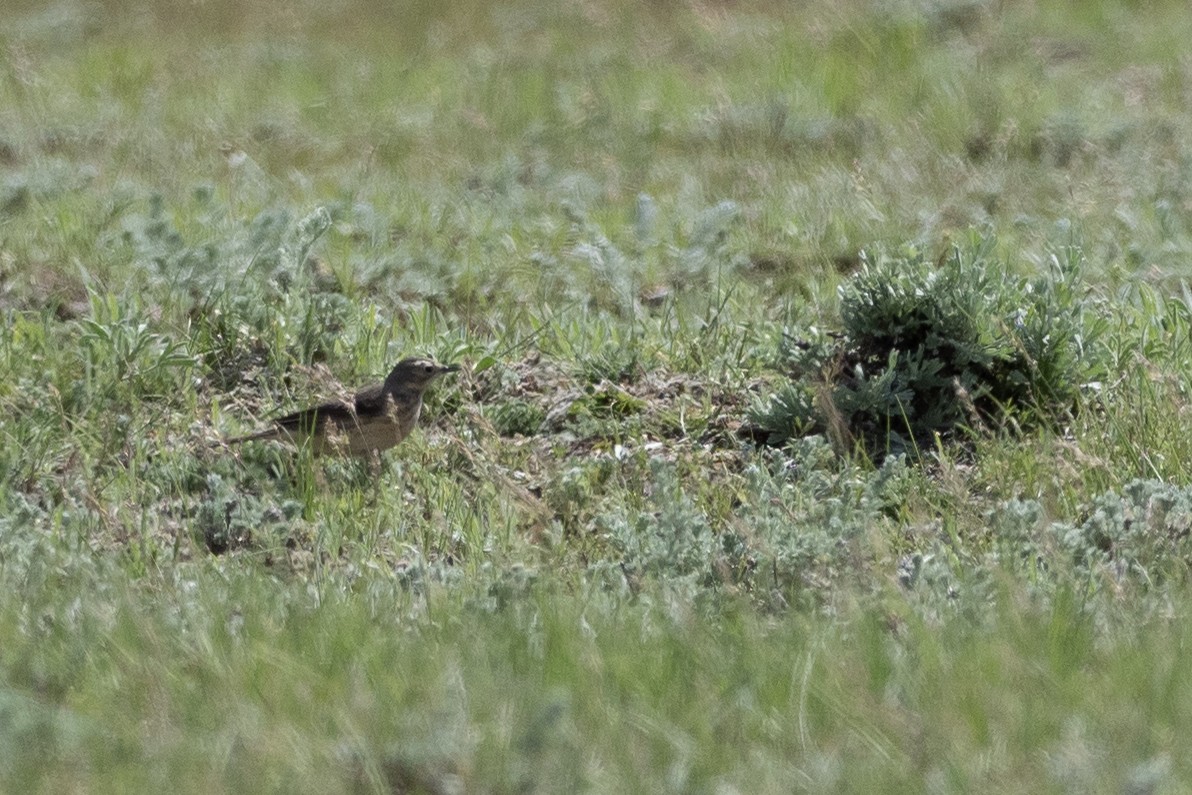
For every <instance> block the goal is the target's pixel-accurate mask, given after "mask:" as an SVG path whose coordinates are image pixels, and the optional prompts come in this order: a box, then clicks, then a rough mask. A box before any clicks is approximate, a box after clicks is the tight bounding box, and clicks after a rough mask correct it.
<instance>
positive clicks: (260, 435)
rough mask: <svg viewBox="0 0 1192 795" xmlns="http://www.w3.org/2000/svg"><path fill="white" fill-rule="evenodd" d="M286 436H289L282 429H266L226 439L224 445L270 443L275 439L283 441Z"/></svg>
mask: <svg viewBox="0 0 1192 795" xmlns="http://www.w3.org/2000/svg"><path fill="white" fill-rule="evenodd" d="M284 435H287V434H286V432H285V431H284V430H282V429H281V428H266V429H265V430H263V431H257V432H256V433H246V434H244V435H243V436H233V437H231V438H229V439H225V440H224V443H225V444H240V443H241V442H268V441H272V440H274V439H281V438H282V437H283V436H284Z"/></svg>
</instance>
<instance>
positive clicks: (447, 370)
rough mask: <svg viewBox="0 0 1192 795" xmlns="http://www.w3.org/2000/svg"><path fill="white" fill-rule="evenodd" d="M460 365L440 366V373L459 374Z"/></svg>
mask: <svg viewBox="0 0 1192 795" xmlns="http://www.w3.org/2000/svg"><path fill="white" fill-rule="evenodd" d="M458 372H459V365H458V364H441V365H439V373H441V374H443V375H446V374H447V373H458Z"/></svg>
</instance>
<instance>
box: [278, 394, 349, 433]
mask: <svg viewBox="0 0 1192 795" xmlns="http://www.w3.org/2000/svg"><path fill="white" fill-rule="evenodd" d="M355 420H356V411H355V409H353V407H352V404H350V403H345V402H344V401H342V400H332V401H328V402H327V403H322V404H320V405H318V406H314V407H313V408H309V409H303V410H302V411H295V412H294V413H293V414H287V415H286V416H284V417H281V418H279V419H277V420H274V425H276V426H277V427H279V428H284V429H285V430H287V431H290V432H301V431H313V430H316V429H318V428H320V427H322V426H323V425H325V424H326V423H328V422H331V423H334V424H336V425H351V424H352V423H354V422H355Z"/></svg>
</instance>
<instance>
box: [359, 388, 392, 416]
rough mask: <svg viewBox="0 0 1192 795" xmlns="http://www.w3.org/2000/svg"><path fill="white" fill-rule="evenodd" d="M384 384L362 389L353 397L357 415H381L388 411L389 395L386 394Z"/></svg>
mask: <svg viewBox="0 0 1192 795" xmlns="http://www.w3.org/2000/svg"><path fill="white" fill-rule="evenodd" d="M383 387H384V384H374V385H373V386H370V387H366V388H365V389H361V390H360V391H359V392H357V393H356V397H355V398H354V399H353V403H354V410H355V415H356V416H358V417H380V416H382V415H384V414H386V413H388V412H389V411H390V410H391V409H390V407H389V396H388V395H386V394H385V391H384V388H383Z"/></svg>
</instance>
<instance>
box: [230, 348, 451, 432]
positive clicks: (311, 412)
mask: <svg viewBox="0 0 1192 795" xmlns="http://www.w3.org/2000/svg"><path fill="white" fill-rule="evenodd" d="M458 370H459V366H458V365H454V364H449V365H444V364H439V363H437V362H434V361H431V360H430V359H420V358H409V359H402V360H401V361H400V362H398V363H397V364H396V365H395V366H394V368H393V369H392V370H390V371H389V375H388V376H387V377H386V378H385V381H384V383H380V384H374V385H372V386H369V387H365V388H364V389H362V390H360V391H359V392H357V393H356V394H355V396H354V397H353V398H352V399H351V400H350V401H343V400H337V401H331V402H329V403H323V404H322V405H319V406H315V407H314V408H309V409H305V410H303V411H296V412H294V413H293V414H287V415H286V416H284V417H282V418H281V419H278V420H275V421H274V423H273V427H272V428H266V429H265V430H263V431H258V432H256V433H250V434H248V435H246V436H237V437H235V438H233V439H229V440H228V443H229V444H238V443H240V442H249V441H254V440H269V439H281V440H284V441H292V442H295V443H297V444H305V443H306V442H307V440H308V439H309V440H310V443H311V445H312V447H313V449H314V452H315V453H327V452H333V453H341V454H343V453H347V454H349V455H367V454H369V453H371V452H372V451H374V450H376V451H378V452H380V451H381V450H388V449H389V448H390V447H393V446H394V445H396V444H398V443H399V442H400V441H401V440H402V439H405V438H406V437H407V436H409V435H410V431H412V430H414V426H415V425H416V424H417V423H418V415H419V413H420V412H421V411H422V395H423V393H425V392H426V389H427V387H429V386H430V385H431V383H432V382H434V381H435V380H436V379H437V378H439V377H440V376H442V375H445V374H447V373H454V372H456V371H458Z"/></svg>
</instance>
